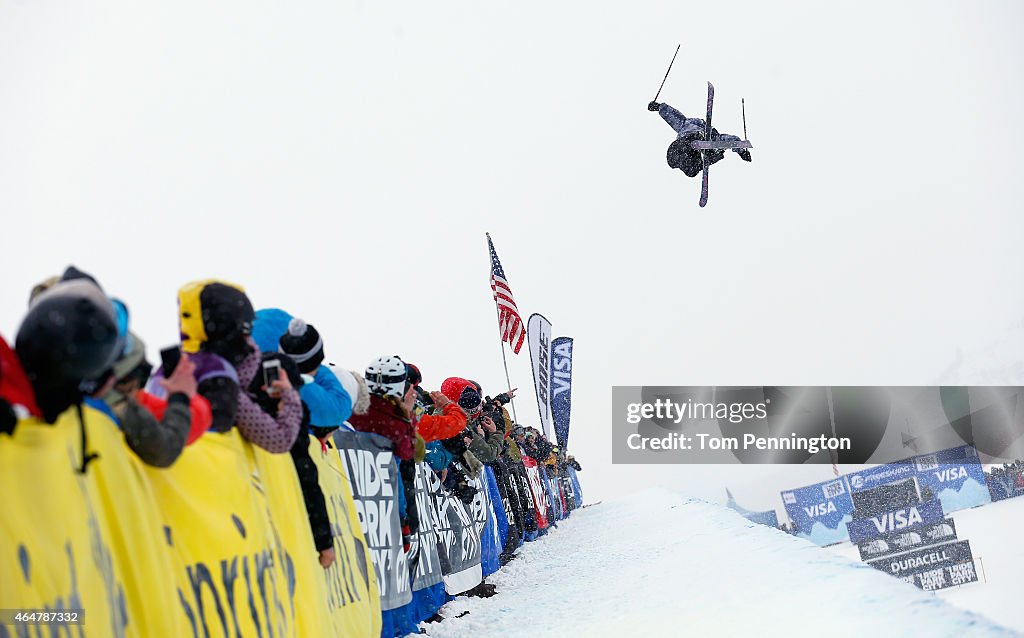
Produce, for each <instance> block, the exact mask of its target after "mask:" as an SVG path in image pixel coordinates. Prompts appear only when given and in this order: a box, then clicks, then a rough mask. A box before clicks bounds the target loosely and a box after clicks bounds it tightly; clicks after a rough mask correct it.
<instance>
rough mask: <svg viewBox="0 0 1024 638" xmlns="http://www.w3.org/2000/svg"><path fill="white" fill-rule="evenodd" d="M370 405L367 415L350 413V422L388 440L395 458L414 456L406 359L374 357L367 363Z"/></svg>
mask: <svg viewBox="0 0 1024 638" xmlns="http://www.w3.org/2000/svg"><path fill="white" fill-rule="evenodd" d="M364 378H365V379H366V386H367V388H368V389H369V391H370V407H369V409H368V410H367V411H366V414H353V415H352V416H351V417H349V423H351V424H352V427H353V428H355V429H356V430H358V431H360V432H372V433H374V434H379V435H381V436H383V437H386V438H388V439H390V440H391V442H392V443H393V444H394V453H395V458H398V459H401V460H409V459H411V458H412V456H413V439H414V438H415V435H416V430H415V427H414V426H413V423H412V418H411V408H412V403H413V401H414V400H415V395H414V393H413V392H412V389H411V388H407V387H406V368H405V362H404V361H402V360H401V359H399V358H398V357H377V358H376V359H374V360H373V361H371V362H370V364H369V365H368V366H366V373H365V375H364Z"/></svg>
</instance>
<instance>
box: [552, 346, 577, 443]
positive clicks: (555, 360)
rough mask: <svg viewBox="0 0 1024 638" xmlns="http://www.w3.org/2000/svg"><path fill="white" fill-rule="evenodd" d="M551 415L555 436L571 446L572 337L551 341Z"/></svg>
mask: <svg viewBox="0 0 1024 638" xmlns="http://www.w3.org/2000/svg"><path fill="white" fill-rule="evenodd" d="M550 387H551V416H552V418H553V419H554V422H555V436H556V437H558V444H559V445H561V446H562V447H563V448H568V447H569V416H570V413H571V412H572V337H558V338H557V339H555V340H554V341H552V342H551V377H550Z"/></svg>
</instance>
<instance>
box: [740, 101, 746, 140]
mask: <svg viewBox="0 0 1024 638" xmlns="http://www.w3.org/2000/svg"><path fill="white" fill-rule="evenodd" d="M740 107H741V108H742V109H743V139H747V101H746V100H744V99H743V98H740Z"/></svg>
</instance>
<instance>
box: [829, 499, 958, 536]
mask: <svg viewBox="0 0 1024 638" xmlns="http://www.w3.org/2000/svg"><path fill="white" fill-rule="evenodd" d="M944 517H945V514H944V513H943V511H942V503H940V502H939V501H938V499H932V500H930V501H926V502H924V503H918V504H917V505H911V506H908V507H903V508H901V509H898V510H893V511H891V512H885V513H884V514H878V515H876V516H871V517H868V518H861V519H857V520H855V521H851V522H850V523H849V524H847V526H846V529H847V530H849V533H850V540H851V541H853V542H854V543H860V542H861V541H865V540H868V539H871V538H876V537H878V536H882V535H884V534H891V533H892V532H896V531H899V530H903V529H906V528H908V527H913V526H914V525H921V524H923V523H938V522H940V521H942V520H943V518H944Z"/></svg>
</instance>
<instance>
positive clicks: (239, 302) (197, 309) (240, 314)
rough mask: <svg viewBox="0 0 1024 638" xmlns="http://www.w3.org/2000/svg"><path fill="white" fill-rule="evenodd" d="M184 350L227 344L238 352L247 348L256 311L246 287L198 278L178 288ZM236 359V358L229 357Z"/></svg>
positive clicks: (223, 347)
mask: <svg viewBox="0 0 1024 638" xmlns="http://www.w3.org/2000/svg"><path fill="white" fill-rule="evenodd" d="M178 314H179V325H180V328H181V349H182V350H184V351H185V352H188V353H190V354H191V353H196V352H199V350H200V349H210V348H209V346H210V345H215V346H218V347H215V348H213V349H212V350H213V351H214V352H216V353H217V354H221V353H220V352H218V350H224V349H225V347H226V348H227V349H228V350H230V351H232V352H231V353H230V354H238V353H239V352H240V351H242V350H245V347H244V346H245V343H246V338H247V337H248V336H249V334H250V333H252V323H253V320H254V319H255V315H256V313H255V312H254V311H253V308H252V303H250V302H249V297H247V296H246V294H245V290H244V289H243V288H242V287H241V286H238V285H235V284H230V283H226V282H222V281H214V280H207V281H195V282H192V283H189V284H185V285H184V286H182V287H181V289H180V290H178ZM229 358H233V357H229Z"/></svg>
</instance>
